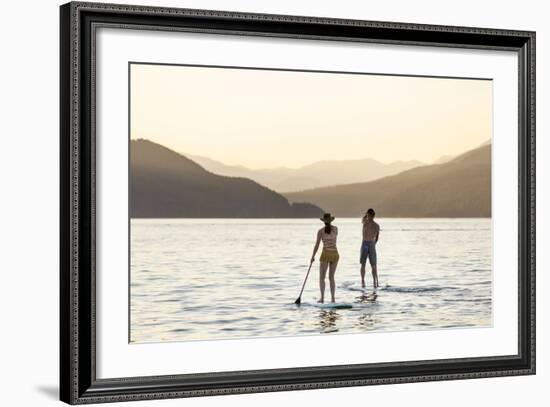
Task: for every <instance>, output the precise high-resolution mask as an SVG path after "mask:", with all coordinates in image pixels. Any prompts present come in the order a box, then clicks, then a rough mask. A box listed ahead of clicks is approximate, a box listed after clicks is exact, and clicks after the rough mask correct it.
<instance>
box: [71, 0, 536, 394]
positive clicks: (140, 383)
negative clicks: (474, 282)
mask: <svg viewBox="0 0 550 407" xmlns="http://www.w3.org/2000/svg"><path fill="white" fill-rule="evenodd" d="M106 25H111V26H112V25H114V26H118V27H125V28H128V29H148V30H151V29H156V30H182V31H192V32H194V31H200V32H212V33H225V34H239V35H254V36H268V37H269V36H274V37H287V38H306V39H308V38H309V39H324V40H332V41H359V42H375V43H388V44H406V45H417V46H426V45H429V46H441V47H456V48H472V49H486V50H511V51H515V52H517V54H518V57H519V58H518V60H519V69H518V72H519V103H518V112H519V129H518V130H519V133H518V134H519V137H518V147H519V150H518V151H519V157H518V158H519V166H518V180H519V190H518V197H517V199H518V203H519V225H518V226H519V233H518V243H517V244H518V249H519V253H518V254H519V261H518V264H517V267H518V276H519V285H518V311H519V327H518V332H519V336H518V353H517V354H514V355H508V356H499V357H494V356H487V357H474V358H460V359H439V360H419V361H414V362H388V363H376V364H356V365H355V364H354V365H338V366H323V367H303V368H288V369H286V368H285V369H269V370H254V371H235V372H229V373H223V372H222V373H216V372H211V373H201V374H182V375H162V376H145V377H125V378H112V379H98V378H97V377H96V342H95V334H96V331H95V329H96V315H95V306H96V287H95V239H96V234H95V220H96V211H95V187H96V184H95V162H96V159H97V157H96V153H95V116H94V115H95V94H94V92H95V70H94V61H95V60H94V51H95V50H94V41H93V39H94V35H95V28H96V27H98V26H106ZM60 157H61V162H60V399H61V400H62V401H64V402H67V403H70V404H85V403H101V402H118V401H127V400H145V399H163V398H178V397H191V396H207V395H220V394H234V393H252V392H267V391H281V390H298V389H314V388H328V387H342V386H358V385H372V384H389V383H406V382H418V381H431V380H452V379H470V378H478V377H494V376H509V375H528V374H534V373H535V33H534V32H529V31H514V30H502V29H486V28H472V27H454V26H435V25H419V24H405V23H394V22H378V21H357V20H343V19H332V18H315V17H298V16H287V15H265V14H248V13H236V12H225V11H209V10H190V9H175V8H159V7H145V6H131V5H116V4H98V3H83V2H71V3H67V4H64V5H62V6H60ZM511 267H512V265H511Z"/></svg>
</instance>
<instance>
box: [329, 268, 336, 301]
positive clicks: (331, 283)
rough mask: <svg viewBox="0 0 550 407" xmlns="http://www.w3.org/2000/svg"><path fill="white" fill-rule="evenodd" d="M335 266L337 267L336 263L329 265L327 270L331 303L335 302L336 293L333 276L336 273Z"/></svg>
mask: <svg viewBox="0 0 550 407" xmlns="http://www.w3.org/2000/svg"><path fill="white" fill-rule="evenodd" d="M337 265H338V262H337V261H335V262H332V263H330V265H329V270H328V280H329V282H330V299H331V301H332V302H335V300H334V294H335V292H336V281H335V280H334V274H335V273H336V266H337Z"/></svg>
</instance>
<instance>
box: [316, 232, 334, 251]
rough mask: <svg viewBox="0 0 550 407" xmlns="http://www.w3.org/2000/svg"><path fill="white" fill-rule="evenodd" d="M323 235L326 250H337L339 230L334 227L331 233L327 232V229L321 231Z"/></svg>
mask: <svg viewBox="0 0 550 407" xmlns="http://www.w3.org/2000/svg"><path fill="white" fill-rule="evenodd" d="M319 233H321V240H322V241H323V249H324V250H336V237H337V236H338V228H337V227H336V226H332V230H331V231H330V233H326V232H325V228H323V229H321V230H320V231H319Z"/></svg>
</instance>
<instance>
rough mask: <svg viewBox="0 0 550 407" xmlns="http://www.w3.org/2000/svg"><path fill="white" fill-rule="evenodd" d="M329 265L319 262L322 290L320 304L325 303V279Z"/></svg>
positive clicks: (320, 286)
mask: <svg viewBox="0 0 550 407" xmlns="http://www.w3.org/2000/svg"><path fill="white" fill-rule="evenodd" d="M327 268H328V263H327V262H326V261H321V262H319V288H320V289H321V299H320V300H319V302H325V277H326V275H327Z"/></svg>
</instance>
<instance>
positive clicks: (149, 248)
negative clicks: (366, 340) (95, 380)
mask: <svg viewBox="0 0 550 407" xmlns="http://www.w3.org/2000/svg"><path fill="white" fill-rule="evenodd" d="M377 222H378V223H379V224H380V227H381V231H380V240H379V242H378V244H377V253H378V276H379V282H380V288H379V289H378V290H376V295H374V293H373V289H372V278H371V276H370V266H369V265H368V263H367V277H368V278H367V290H366V291H365V292H363V291H362V289H361V288H360V274H359V247H360V244H361V223H360V220H359V219H336V221H335V222H334V224H335V225H336V226H338V229H339V233H338V250H339V253H340V261H339V264H338V269H337V271H336V301H337V302H346V303H351V304H352V305H353V308H352V309H343V310H326V309H319V308H317V307H316V306H315V304H316V301H317V300H318V299H319V297H320V294H319V288H318V287H319V281H318V280H319V263H318V261H316V262H315V263H314V264H313V267H312V270H311V273H310V275H309V278H308V281H307V284H306V288H305V290H304V293H303V295H302V305H301V306H299V307H298V306H296V305H295V304H294V301H295V300H296V298H297V297H298V295H299V292H300V288H301V286H302V283H303V279H304V277H305V274H306V272H307V268H308V265H309V259H310V257H311V252H312V249H313V245H314V243H315V237H316V233H317V230H318V229H319V228H320V227H322V223H321V222H320V221H316V220H312V219H132V221H131V266H130V267H131V270H130V338H131V342H140V343H143V342H161V341H188V340H205V339H227V338H244V337H258V336H272V337H274V336H296V335H319V334H338V333H345V334H348V333H365V332H371V331H400V330H421V329H422V330H423V329H443V328H461V327H486V326H491V324H492V232H491V219H383V218H381V219H377ZM321 247H322V245H321ZM320 252H321V248H320V249H319V252H318V254H317V256H316V260H318V258H319V255H320ZM327 299H330V291H329V285H328V279H327V288H326V293H325V300H327Z"/></svg>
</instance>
